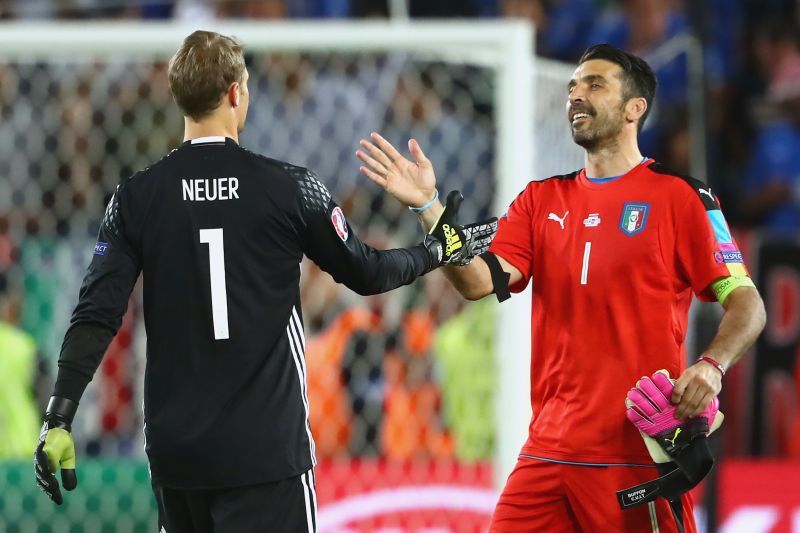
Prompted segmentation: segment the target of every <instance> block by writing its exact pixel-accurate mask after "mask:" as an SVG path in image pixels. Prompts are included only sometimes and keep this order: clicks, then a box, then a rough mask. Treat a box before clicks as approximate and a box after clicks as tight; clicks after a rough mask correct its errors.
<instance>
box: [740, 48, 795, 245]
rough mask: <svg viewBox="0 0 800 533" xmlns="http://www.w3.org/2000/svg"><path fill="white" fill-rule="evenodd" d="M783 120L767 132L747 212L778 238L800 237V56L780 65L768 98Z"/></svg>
mask: <svg viewBox="0 0 800 533" xmlns="http://www.w3.org/2000/svg"><path fill="white" fill-rule="evenodd" d="M768 95H769V98H770V100H771V101H772V102H773V103H774V104H775V105H776V106H777V107H778V109H779V117H780V119H779V120H776V121H775V122H774V123H770V124H768V125H766V126H764V127H763V128H761V129H760V130H759V131H758V133H757V137H756V142H755V152H754V155H753V158H752V161H751V163H750V168H749V170H748V172H747V177H746V180H745V184H744V192H745V200H744V202H743V211H744V213H745V214H746V215H747V216H748V218H749V220H750V221H751V222H754V223H756V224H759V225H761V226H763V227H765V228H767V229H769V230H771V231H773V232H776V233H781V234H784V235H793V236H796V235H797V232H798V231H800V158H798V157H797V154H798V152H800V53H798V51H797V49H795V50H794V51H793V53H789V54H786V55H785V56H784V57H783V58H782V59H780V61H779V63H778V64H776V66H775V70H774V75H773V77H772V81H771V82H770V85H769V92H768Z"/></svg>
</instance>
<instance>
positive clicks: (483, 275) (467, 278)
mask: <svg viewBox="0 0 800 533" xmlns="http://www.w3.org/2000/svg"><path fill="white" fill-rule="evenodd" d="M441 212H442V204H441V203H440V202H439V201H438V200H437V201H436V202H434V204H433V205H432V206H431V207H430V208H429V209H428V210H426V211H425V212H424V213H420V214H419V221H420V224H422V229H424V230H425V231H426V232H427V231H429V230H430V229H431V227H433V225H434V224H435V223H436V220H437V219H438V218H439V215H440V214H441ZM497 260H498V261H499V262H500V266H501V267H503V270H504V271H506V272H507V273H509V274H510V275H511V277H510V278H509V280H508V285H509V287H510V286H511V285H513V284H514V283H516V282H518V281H519V280H521V279H522V272H520V271H519V269H517V267H515V266H514V265H512V264H511V263H509V262H508V261H506V260H505V259H503V258H502V257H500V256H497ZM442 272H444V275H445V276H447V279H448V280H449V281H450V283H452V284H453V287H455V288H456V290H457V291H458V292H460V293H461V296H463V297H464V298H466V299H467V300H480V299H481V298H483V297H484V296H488V295H490V294H492V293H493V292H494V287H493V285H492V276H491V274H490V273H489V266H488V265H487V264H486V262H484V261H483V260H481V259H475V260H473V261H472V263H470V264H469V265H467V266H463V267H456V266H447V267H444V268H443V269H442Z"/></svg>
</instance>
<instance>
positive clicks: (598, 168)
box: [584, 135, 643, 178]
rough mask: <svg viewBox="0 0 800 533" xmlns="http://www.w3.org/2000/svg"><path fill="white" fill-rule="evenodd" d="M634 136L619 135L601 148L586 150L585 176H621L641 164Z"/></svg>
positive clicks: (640, 154)
mask: <svg viewBox="0 0 800 533" xmlns="http://www.w3.org/2000/svg"><path fill="white" fill-rule="evenodd" d="M642 159H643V157H642V153H641V152H640V151H639V146H638V144H637V142H636V136H635V135H634V136H627V137H626V136H624V135H620V136H619V137H616V138H614V139H612V140H611V141H609V142H607V143H604V144H603V145H601V146H597V147H593V148H592V149H587V150H586V153H585V156H584V166H585V167H586V176H588V177H590V178H607V177H611V176H622V175H623V174H626V173H628V172H629V171H630V170H631V169H632V168H634V167H635V166H636V165H638V164H639V163H641V162H642Z"/></svg>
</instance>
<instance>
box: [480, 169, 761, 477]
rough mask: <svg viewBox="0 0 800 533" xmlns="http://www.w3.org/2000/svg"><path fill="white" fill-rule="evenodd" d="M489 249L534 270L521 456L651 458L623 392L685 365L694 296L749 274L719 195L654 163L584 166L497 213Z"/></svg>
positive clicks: (528, 273)
mask: <svg viewBox="0 0 800 533" xmlns="http://www.w3.org/2000/svg"><path fill="white" fill-rule="evenodd" d="M491 251H492V252H494V253H495V254H497V255H499V256H500V257H503V258H504V259H506V260H507V261H508V262H509V263H511V264H512V265H514V266H515V267H516V268H518V269H519V270H520V272H522V276H523V279H522V281H520V282H519V283H517V284H516V285H515V286H513V287H511V290H512V291H513V292H519V291H521V290H523V289H524V288H525V287H526V286H527V284H528V281H529V280H530V279H531V278H533V301H532V324H531V327H532V344H533V346H532V350H531V403H532V407H533V419H532V421H531V424H530V430H529V436H528V441H527V443H526V444H525V447H524V448H523V451H522V453H524V454H529V455H532V456H536V457H542V458H548V459H555V460H565V461H576V462H587V463H632V464H652V460H651V459H650V456H649V454H648V453H647V450H646V449H645V446H644V443H643V441H642V439H641V437H640V436H639V435H638V433H637V431H636V429H635V428H634V426H633V424H631V423H630V422H628V420H627V419H626V418H625V395H626V393H627V391H628V389H629V388H630V387H632V386H633V385H634V383H636V380H637V379H639V378H640V377H641V376H644V375H650V374H652V373H653V372H655V371H656V370H658V369H660V368H665V369H667V370H669V372H670V374H671V375H672V376H674V377H677V376H678V375H680V373H681V372H682V371H683V369H684V368H685V366H686V363H685V361H686V346H685V336H686V325H687V322H688V311H689V304H690V302H691V297H692V293H694V294H696V295H697V296H698V297H699V298H701V299H703V300H706V301H709V300H713V299H714V294H713V292H712V291H711V288H710V285H711V283H712V282H713V281H715V280H717V279H718V278H722V277H727V276H731V275H747V272H746V270H745V267H744V265H743V264H742V255H741V253H740V252H739V250H738V249H737V246H736V244H735V242H734V240H733V239H732V238H731V235H730V231H729V229H728V225H727V223H726V222H725V219H724V217H723V216H722V212H721V211H720V207H719V204H718V202H717V199H716V197H715V196H714V195H713V193H712V192H711V189H710V188H709V187H708V186H706V185H705V184H704V183H702V182H701V181H698V180H695V179H693V178H688V177H683V176H679V175H677V174H674V173H672V172H670V171H669V170H667V169H665V168H664V167H663V166H661V165H660V164H658V163H656V162H653V161H652V160H647V161H645V162H643V163H642V164H640V165H638V166H637V167H635V168H634V169H632V170H631V171H630V172H628V173H627V174H625V175H624V176H622V177H620V178H617V179H615V180H613V181H608V182H605V183H599V182H593V181H590V180H589V179H587V178H586V173H585V170H581V171H580V172H575V173H573V174H569V175H565V176H555V177H552V178H549V179H546V180H543V181H533V182H531V183H529V184H528V186H527V188H526V189H525V190H524V191H523V192H522V193H521V194H520V195H519V196H518V197H517V198H516V199H515V200H514V202H513V203H512V204H511V206H510V207H509V210H508V213H507V214H506V215H504V216H503V217H502V218H501V219H500V222H499V229H498V231H497V236H496V237H495V239H494V242H493V243H492V246H491Z"/></svg>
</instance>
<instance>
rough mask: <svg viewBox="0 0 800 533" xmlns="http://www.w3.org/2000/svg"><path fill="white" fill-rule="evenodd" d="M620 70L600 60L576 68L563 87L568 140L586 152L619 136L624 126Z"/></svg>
mask: <svg viewBox="0 0 800 533" xmlns="http://www.w3.org/2000/svg"><path fill="white" fill-rule="evenodd" d="M621 74H622V68H621V67H620V66H619V65H617V64H616V63H612V62H610V61H606V60H603V59H590V60H589V61H586V62H584V63H581V64H580V65H578V68H576V69H575V72H574V74H573V75H572V79H571V80H570V81H569V84H568V85H567V90H568V92H569V96H568V98H567V119H568V120H569V123H570V128H571V130H572V139H573V140H574V141H575V143H576V144H578V145H579V146H582V147H583V148H585V149H587V150H591V149H592V148H595V147H597V146H600V145H602V144H604V143H605V142H606V141H608V140H609V139H613V138H614V137H616V136H617V135H619V133H620V131H621V130H622V126H623V124H624V123H625V102H623V100H622V81H621V80H620V75H621Z"/></svg>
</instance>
